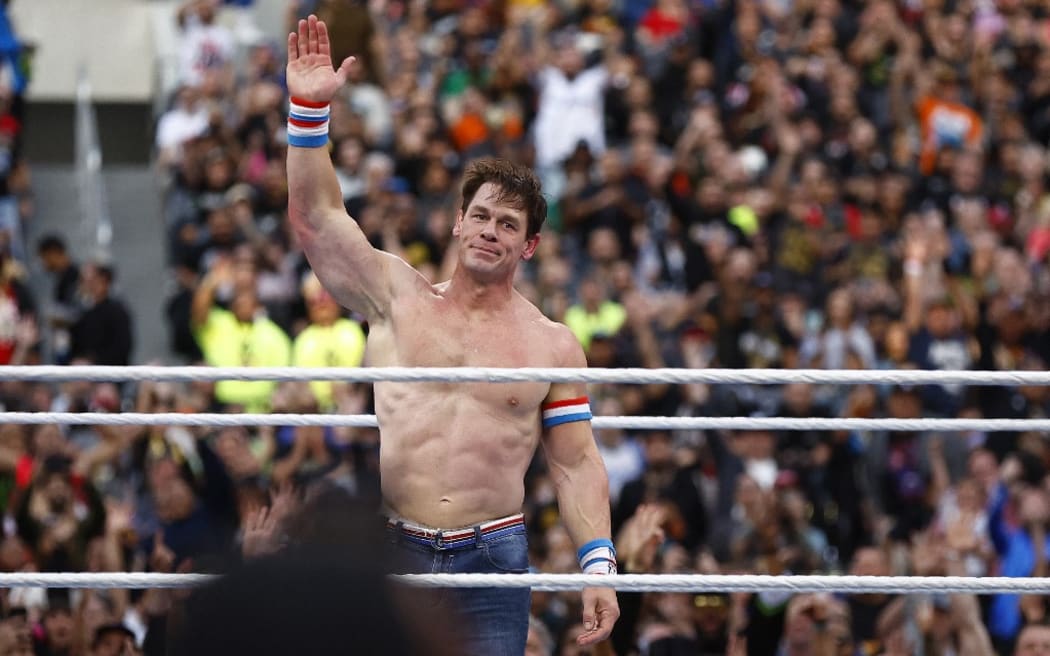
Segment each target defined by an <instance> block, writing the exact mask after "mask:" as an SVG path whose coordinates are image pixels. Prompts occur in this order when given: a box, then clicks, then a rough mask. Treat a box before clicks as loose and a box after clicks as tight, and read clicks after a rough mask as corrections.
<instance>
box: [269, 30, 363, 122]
mask: <svg viewBox="0 0 1050 656" xmlns="http://www.w3.org/2000/svg"><path fill="white" fill-rule="evenodd" d="M354 61H356V58H354V57H347V58H346V59H345V60H343V62H342V63H341V64H340V65H339V69H338V70H336V69H335V68H333V66H332V52H331V46H330V42H329V40H328V28H327V27H326V26H325V24H324V21H320V20H317V16H314V15H313V14H310V17H309V18H308V19H305V20H300V21H299V32H298V34H297V33H295V32H292V33H290V34H289V35H288V67H287V69H286V76H287V82H288V93H289V94H291V95H292V96H295V97H296V98H301V99H303V100H308V101H310V102H320V103H326V102H329V101H331V100H332V97H333V96H335V94H336V92H337V91H338V90H339V88H340V87H342V86H343V85H344V84H346V78H347V75H348V74H349V73H350V67H351V66H352V65H353V63H354Z"/></svg>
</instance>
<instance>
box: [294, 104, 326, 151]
mask: <svg viewBox="0 0 1050 656" xmlns="http://www.w3.org/2000/svg"><path fill="white" fill-rule="evenodd" d="M329 113H330V107H329V103H326V102H325V103H322V102H313V101H310V100H303V99H302V98H296V97H295V96H292V99H291V101H290V103H289V108H288V145H289V146H296V147H298V148H320V147H322V146H326V145H328V116H329Z"/></svg>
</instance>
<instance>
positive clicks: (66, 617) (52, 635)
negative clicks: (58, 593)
mask: <svg viewBox="0 0 1050 656" xmlns="http://www.w3.org/2000/svg"><path fill="white" fill-rule="evenodd" d="M44 631H45V632H46V633H47V641H48V644H50V645H51V647H52V648H54V649H64V648H66V647H69V646H70V645H72V644H73V616H72V615H71V614H70V613H69V611H66V610H56V611H53V612H50V613H48V614H47V615H45V616H44Z"/></svg>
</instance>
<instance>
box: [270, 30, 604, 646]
mask: <svg viewBox="0 0 1050 656" xmlns="http://www.w3.org/2000/svg"><path fill="white" fill-rule="evenodd" d="M352 65H353V58H348V59H347V60H346V61H343V62H342V63H341V65H340V67H339V68H338V69H334V68H333V65H332V61H331V55H330V45H329V39H328V32H327V29H326V27H325V25H324V23H323V22H321V21H318V20H317V19H316V17H314V16H311V17H310V18H309V20H304V21H300V22H299V32H298V33H294V32H293V33H292V34H289V35H288V69H287V80H288V90H289V93H290V95H291V96H292V101H291V112H290V117H289V126H288V134H289V137H288V142H289V149H288V187H289V194H288V215H289V219H290V221H291V223H292V226H293V227H294V229H295V231H296V234H297V235H298V237H299V240H300V241H301V243H302V245H303V248H304V250H305V251H306V255H307V257H308V258H309V260H310V263H311V265H312V266H313V268H314V272H315V273H316V274H317V276H318V278H319V279H320V280H321V282H322V283H323V284H324V286H325V287H326V288H327V289H328V291H329V292H330V293H331V294H332V296H333V297H334V298H335V299H336V300H338V301H339V302H340V303H341V304H342V305H345V306H347V307H350V308H353V309H354V310H356V311H358V312H360V313H362V314H364V315H365V316H366V317H367V319H368V324H369V327H370V333H369V336H368V345H367V349H366V359H367V361H368V362H369V363H370V364H371V365H373V366H408V367H449V366H474V367H493V366H500V367H584V366H586V360H585V358H584V354H583V349H582V348H581V347H580V345H579V343H578V342H577V341H576V339H575V337H574V336H573V335H572V333H571V332H570V331H569V330H568V329H567V328H566V327H565V326H563V325H560V324H556V323H553V322H551V321H549V320H547V319H546V318H545V317H544V316H543V315H542V314H541V313H540V312H539V310H537V309H536V307H534V306H533V305H532V304H530V303H529V302H528V301H526V300H525V299H524V298H523V297H522V296H521V295H519V294H518V293H517V292H516V291H515V290H514V288H513V280H514V272H515V270H516V269H517V266H518V262H519V261H520V260H527V259H529V258H531V257H532V256H533V254H534V253H535V251H536V246H537V245H538V243H539V234H538V233H539V230H540V227H541V226H542V224H543V221H544V219H545V218H546V211H547V207H546V201H545V200H544V199H543V196H542V195H541V193H540V187H539V182H538V181H537V180H536V178H535V176H534V175H533V174H532V172H531V171H529V170H528V169H527V168H524V167H521V166H517V165H513V164H510V163H508V162H505V161H498V160H487V161H481V162H475V163H473V164H471V165H470V166H468V167H467V170H466V172H465V175H464V181H463V205H462V207H461V210H460V212H459V213H458V215H457V217H456V223H455V227H454V228H453V235H454V237H455V238H456V239H457V240H458V247H459V251H458V252H459V255H458V257H459V259H458V262H457V267H456V270H455V272H454V274H453V275H452V279H451V280H449V281H447V282H444V283H441V284H437V285H434V284H431V283H430V282H429V281H427V280H426V279H425V278H423V276H421V275H420V274H419V273H417V272H416V271H415V270H414V269H412V268H411V267H410V266H408V264H406V263H405V262H404V261H402V260H400V259H398V258H396V257H393V256H392V255H389V254H387V253H384V252H381V251H378V250H376V249H375V248H373V247H372V246H371V245H370V244H369V242H368V240H367V239H366V238H365V235H364V234H363V233H362V232H361V229H360V228H359V227H358V225H357V224H356V223H355V222H354V221H353V220H351V219H350V218H349V217H348V216H347V214H346V211H345V209H344V207H343V199H342V195H341V193H340V190H339V185H338V183H337V182H336V177H335V173H334V170H333V168H332V162H331V159H330V157H329V154H328V150H327V149H326V148H325V147H324V146H325V145H326V144H327V117H328V103H329V101H330V100H331V99H332V98H333V97H334V96H335V94H336V93H337V92H338V90H339V89H340V87H342V85H343V84H344V83H345V82H346V78H347V72H348V71H349V69H350V67H351V66H352ZM375 399H376V414H377V416H378V418H379V425H380V432H381V435H382V442H381V451H380V461H381V463H382V464H381V470H382V479H383V484H382V487H383V497H384V503H385V505H386V508H387V511H388V515H389V516H390V518H391V521H390V523H389V526H390V527H391V528H390V530H391V533H392V535H396V540H394V542H395V543H396V544H398V545H399V549H400V550H401V551H402V552H403V554H400V555H404V556H406V557H407V558H408V559H410V560H411V561H412V563H413V565H412V568H413V569H415V570H416V571H425V572H431V571H441V572H524V571H526V569H527V567H528V553H527V545H526V541H525V528H524V525H523V523H522V519H521V514H520V513H521V506H522V503H523V500H524V497H525V490H524V474H525V470H526V469H527V468H528V466H529V463H530V461H531V459H532V456H533V453H534V452H535V450H536V447H537V445H538V444H542V445H543V448H544V452H545V454H546V458H547V463H548V466H549V468H550V471H551V475H552V477H553V479H554V481H555V483H556V486H557V495H558V505H559V508H560V511H561V516H562V518H563V521H564V523H565V526H566V528H567V529H568V531H569V534H570V535H571V537H572V539H573V541H574V542H575V544H576V545H577V546H578V547H579V548H580V551H579V553H578V557H579V559H580V565H581V567H582V568H583V570H584V571H585V572H588V573H596V574H597V573H602V574H613V573H615V571H616V561H615V558H616V555H615V551H614V550H613V546H612V542H611V540H610V539H609V538H610V526H609V495H608V483H607V478H606V472H605V467H604V465H603V463H602V460H601V457H600V456H599V454H598V449H597V446H596V444H595V441H594V438H593V436H592V433H591V424H590V417H591V414H590V407H589V404H588V401H587V399H586V390H585V386H584V385H582V384H549V383H542V382H536V383H514V384H472V383H471V384H462V383H425V384H422V383H411V384H408V383H377V384H376V385H375ZM458 597H459V599H458V600H459V602H460V603H459V606H460V609H461V610H462V611H463V612H464V614H465V616H466V617H467V618H469V622H470V626H469V627H468V628H467V629H466V633H467V636H468V638H467V639H468V640H469V641H470V643H471V653H478V654H486V655H487V656H489V655H496V654H507V655H511V654H513V655H514V656H520V654H522V653H523V652H524V649H525V640H526V635H527V632H528V613H529V591H528V589H524V588H501V589H485V590H480V589H475V590H465V591H463V592H462V594H460V595H458ZM618 616H619V607H618V605H617V602H616V594H615V591H613V590H612V589H610V588H588V589H586V590H584V591H583V622H584V626H585V627H586V629H587V631H586V632H585V633H584V634H583V635H582V636H580V638H579V642H580V644H583V645H589V644H594V643H596V642H598V641H601V640H603V639H605V638H606V637H608V636H609V633H610V632H611V631H612V627H613V624H614V623H615V621H616V619H617V617H618Z"/></svg>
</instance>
